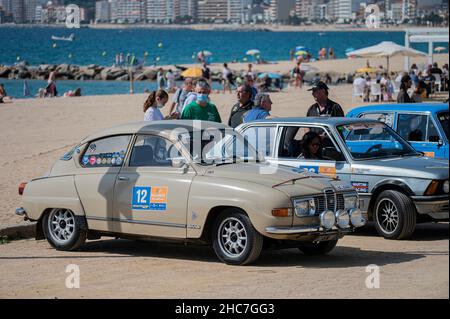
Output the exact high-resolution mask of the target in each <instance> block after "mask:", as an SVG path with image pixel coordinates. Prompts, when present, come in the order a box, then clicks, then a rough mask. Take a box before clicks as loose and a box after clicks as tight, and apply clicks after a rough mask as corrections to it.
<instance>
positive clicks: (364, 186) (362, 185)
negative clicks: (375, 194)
mask: <svg viewBox="0 0 450 319" xmlns="http://www.w3.org/2000/svg"><path fill="white" fill-rule="evenodd" d="M352 187H353V188H354V189H355V190H356V191H357V192H358V193H366V194H367V193H369V183H367V182H352Z"/></svg>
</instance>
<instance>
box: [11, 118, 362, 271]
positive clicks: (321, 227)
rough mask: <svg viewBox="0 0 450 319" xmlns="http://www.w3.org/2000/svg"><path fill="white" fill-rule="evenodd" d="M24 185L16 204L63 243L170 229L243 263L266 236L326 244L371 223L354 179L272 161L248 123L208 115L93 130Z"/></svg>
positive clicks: (163, 234)
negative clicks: (238, 126)
mask: <svg viewBox="0 0 450 319" xmlns="http://www.w3.org/2000/svg"><path fill="white" fill-rule="evenodd" d="M19 193H22V194H23V207H20V208H18V209H17V210H16V213H17V214H19V215H23V216H24V217H25V218H26V219H29V220H34V221H38V223H37V236H36V238H37V239H43V238H46V239H47V240H48V242H49V243H50V244H51V245H52V246H53V247H55V248H56V249H60V250H75V249H78V248H80V247H81V246H82V245H83V244H84V242H85V240H86V239H99V238H100V237H101V236H114V237H121V238H131V239H139V238H147V239H148V238H150V239H151V238H157V239H161V238H164V239H175V240H179V241H181V242H185V243H186V242H197V243H209V244H212V245H213V248H214V251H215V252H216V254H217V256H218V258H219V259H220V260H222V261H223V262H226V263H229V264H234V265H243V264H249V263H251V262H253V261H255V260H256V259H257V258H258V256H259V255H260V253H261V250H262V249H263V246H264V247H297V248H299V249H300V250H301V251H302V252H303V253H305V254H324V253H327V252H329V251H331V250H332V249H333V248H334V247H335V245H336V243H337V241H338V239H339V238H342V236H344V234H346V233H349V232H352V231H353V230H354V229H355V228H356V227H359V226H362V225H364V223H365V220H364V217H363V215H362V214H361V211H360V210H359V209H358V197H357V194H356V192H355V191H354V190H353V189H352V188H351V186H350V185H347V184H346V183H343V182H341V181H338V180H335V179H332V178H329V177H326V176H321V175H316V174H314V173H309V172H305V173H303V174H298V173H297V172H293V171H292V169H291V168H287V167H281V166H279V167H277V166H273V165H271V164H268V163H267V162H265V161H264V160H263V159H262V158H260V156H259V155H258V153H257V152H256V150H255V149H254V148H253V147H252V146H250V145H249V144H248V142H247V140H245V139H244V138H243V137H242V136H241V135H240V134H239V133H236V132H234V131H233V130H232V129H231V128H229V127H227V126H225V125H222V124H217V123H211V122H200V121H161V122H139V123H131V124H127V125H121V126H117V127H114V128H111V129H107V130H104V131H101V132H99V133H96V134H93V135H92V136H89V137H88V138H85V139H84V140H83V141H81V142H80V143H79V144H78V145H77V146H75V147H74V148H73V149H72V150H70V151H69V152H67V153H66V154H64V155H63V156H62V157H61V158H60V159H59V160H58V161H57V162H56V163H55V164H54V165H53V166H52V168H51V169H50V171H48V172H47V173H46V174H45V175H44V176H42V177H39V178H36V179H33V180H31V181H30V182H28V183H23V184H21V185H20V187H19Z"/></svg>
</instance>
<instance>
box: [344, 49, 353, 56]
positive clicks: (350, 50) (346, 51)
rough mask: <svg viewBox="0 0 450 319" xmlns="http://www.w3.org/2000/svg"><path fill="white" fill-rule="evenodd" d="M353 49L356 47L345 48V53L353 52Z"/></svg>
mask: <svg viewBox="0 0 450 319" xmlns="http://www.w3.org/2000/svg"><path fill="white" fill-rule="evenodd" d="M353 51H355V48H347V49H345V54H348V53H351V52H353ZM352 55H353V54H352Z"/></svg>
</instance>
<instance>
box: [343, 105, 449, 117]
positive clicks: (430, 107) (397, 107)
mask: <svg viewBox="0 0 450 319" xmlns="http://www.w3.org/2000/svg"><path fill="white" fill-rule="evenodd" d="M443 110H448V104H446V103H404V104H397V103H387V104H375V105H365V106H360V107H357V108H354V109H353V110H351V111H350V112H348V114H359V113H361V112H367V111H408V112H414V111H416V112H424V111H428V112H432V113H436V112H439V111H443Z"/></svg>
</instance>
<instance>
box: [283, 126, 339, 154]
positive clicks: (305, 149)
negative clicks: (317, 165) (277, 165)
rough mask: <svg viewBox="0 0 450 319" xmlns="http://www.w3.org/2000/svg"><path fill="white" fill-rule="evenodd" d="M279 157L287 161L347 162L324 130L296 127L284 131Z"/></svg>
mask: <svg viewBox="0 0 450 319" xmlns="http://www.w3.org/2000/svg"><path fill="white" fill-rule="evenodd" d="M278 156H279V157H280V158H287V159H311V160H324V161H327V160H330V161H343V160H345V157H344V156H343V154H342V153H341V152H340V150H339V149H338V148H336V146H335V144H334V143H333V140H332V138H331V137H330V136H329V135H328V133H327V132H326V131H325V130H324V129H323V128H309V127H294V126H292V127H285V128H284V129H283V134H282V137H281V142H280V148H279V151H278Z"/></svg>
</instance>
